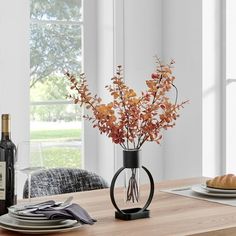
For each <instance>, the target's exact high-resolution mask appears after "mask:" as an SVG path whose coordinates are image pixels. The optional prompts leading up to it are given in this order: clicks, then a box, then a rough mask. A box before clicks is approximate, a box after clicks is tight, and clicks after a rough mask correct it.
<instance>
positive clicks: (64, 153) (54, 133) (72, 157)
mask: <svg viewBox="0 0 236 236" xmlns="http://www.w3.org/2000/svg"><path fill="white" fill-rule="evenodd" d="M30 137H31V140H33V141H40V142H42V143H43V142H45V143H47V142H52V145H51V146H49V147H44V148H43V164H44V166H45V167H47V168H53V167H71V168H72V167H76V168H80V167H81V149H80V148H79V147H66V146H61V147H60V146H58V144H57V146H53V142H58V141H59V142H63V141H66V142H68V141H70V140H71V141H72V140H81V130H80V129H64V130H63V129H62V130H36V131H31V134H30Z"/></svg>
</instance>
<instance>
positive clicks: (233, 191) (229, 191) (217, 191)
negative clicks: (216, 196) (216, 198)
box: [201, 184, 236, 194]
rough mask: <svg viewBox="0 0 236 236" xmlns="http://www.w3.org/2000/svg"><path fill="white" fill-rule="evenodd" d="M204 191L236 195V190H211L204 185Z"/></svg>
mask: <svg viewBox="0 0 236 236" xmlns="http://www.w3.org/2000/svg"><path fill="white" fill-rule="evenodd" d="M201 186H202V188H203V189H205V190H207V191H210V192H214V193H230V194H231V193H235V194H236V189H220V188H210V187H207V186H206V185H204V184H202V185H201Z"/></svg>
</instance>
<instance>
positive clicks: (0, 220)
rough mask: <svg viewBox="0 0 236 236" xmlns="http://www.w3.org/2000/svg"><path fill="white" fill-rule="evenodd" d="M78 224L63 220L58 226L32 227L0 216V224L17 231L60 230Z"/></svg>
mask: <svg viewBox="0 0 236 236" xmlns="http://www.w3.org/2000/svg"><path fill="white" fill-rule="evenodd" d="M77 223H78V222H77V221H76V220H65V221H62V222H59V223H58V224H51V225H48V224H46V225H32V224H27V223H22V222H19V221H17V220H16V219H15V218H13V217H11V216H10V215H9V214H5V215H2V216H0V224H1V225H5V226H9V227H12V228H18V229H39V230H40V229H60V228H68V227H72V226H74V225H76V224H77Z"/></svg>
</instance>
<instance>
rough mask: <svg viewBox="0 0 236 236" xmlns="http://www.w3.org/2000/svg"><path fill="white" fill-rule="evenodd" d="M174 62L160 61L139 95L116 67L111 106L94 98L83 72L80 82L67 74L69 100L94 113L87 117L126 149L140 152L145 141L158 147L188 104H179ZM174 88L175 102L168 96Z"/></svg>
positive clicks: (94, 125) (111, 91)
mask: <svg viewBox="0 0 236 236" xmlns="http://www.w3.org/2000/svg"><path fill="white" fill-rule="evenodd" d="M174 63H175V62H174V61H173V60H171V62H170V63H169V64H163V63H161V61H160V60H159V59H158V58H157V60H156V68H155V72H154V73H152V75H151V78H150V79H148V80H146V85H147V90H146V91H145V92H141V95H140V96H139V95H138V94H137V93H136V92H135V91H134V89H132V88H130V87H128V86H127V85H126V84H125V81H124V77H123V68H122V66H117V72H116V74H115V76H114V77H113V78H112V79H111V80H112V84H111V85H107V86H106V89H107V90H108V91H109V93H110V95H111V96H112V101H111V102H110V103H108V104H105V103H103V102H102V99H101V98H100V97H99V96H97V95H94V96H93V95H92V93H91V92H90V90H89V87H88V84H87V80H86V77H85V74H84V73H82V74H80V79H79V80H77V78H76V77H75V76H74V75H72V74H70V73H69V72H66V77H67V78H68V80H69V81H70V86H71V87H70V90H71V91H70V94H69V95H68V97H69V98H70V99H72V100H73V102H74V103H75V104H80V105H81V106H82V105H85V107H86V108H87V109H89V110H91V111H92V113H91V115H85V116H84V118H85V119H86V120H89V121H91V122H92V123H93V127H94V128H98V129H99V131H100V133H104V134H106V135H107V136H108V137H109V138H111V139H112V141H113V142H114V143H116V144H120V146H121V147H122V148H123V149H140V148H141V147H142V145H143V144H144V143H145V142H146V141H154V142H156V143H158V144H159V143H160V140H161V139H162V131H163V130H167V129H169V128H172V127H173V126H174V125H175V120H176V119H177V118H178V117H179V114H178V111H179V110H180V108H182V107H183V105H184V104H185V103H186V102H187V101H184V102H182V103H180V104H177V98H178V90H177V87H176V86H175V85H174V80H175V77H174V76H173V75H172V69H173V65H174ZM171 89H174V90H175V94H176V96H175V99H174V102H172V101H171V99H170V98H169V97H168V95H167V94H168V92H170V90H171Z"/></svg>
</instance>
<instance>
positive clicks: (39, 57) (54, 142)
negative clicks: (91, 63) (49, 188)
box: [30, 0, 83, 167]
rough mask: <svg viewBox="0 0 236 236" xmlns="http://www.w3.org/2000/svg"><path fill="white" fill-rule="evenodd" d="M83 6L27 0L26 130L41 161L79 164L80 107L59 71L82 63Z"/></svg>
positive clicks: (65, 0)
mask: <svg viewBox="0 0 236 236" xmlns="http://www.w3.org/2000/svg"><path fill="white" fill-rule="evenodd" d="M82 10H83V6H82V1H81V0H31V8H30V19H31V21H30V22H31V23H30V29H31V31H30V73H31V74H30V78H31V79H30V102H31V105H30V107H31V111H30V118H31V121H30V131H31V140H37V141H41V142H42V147H43V155H44V165H45V166H46V167H62V166H63V167H81V166H82V156H81V155H82V151H81V148H82V140H81V137H82V135H81V131H82V127H81V126H82V125H81V124H82V122H81V110H80V108H79V107H78V106H76V105H73V104H71V103H70V102H69V101H68V100H67V99H66V95H67V93H68V90H67V83H66V80H65V76H64V74H63V73H64V72H65V71H66V70H69V71H70V72H72V73H75V74H76V73H79V72H80V70H81V67H82V58H83V57H82V45H81V44H82V37H83V16H82V15H83V14H82Z"/></svg>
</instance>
